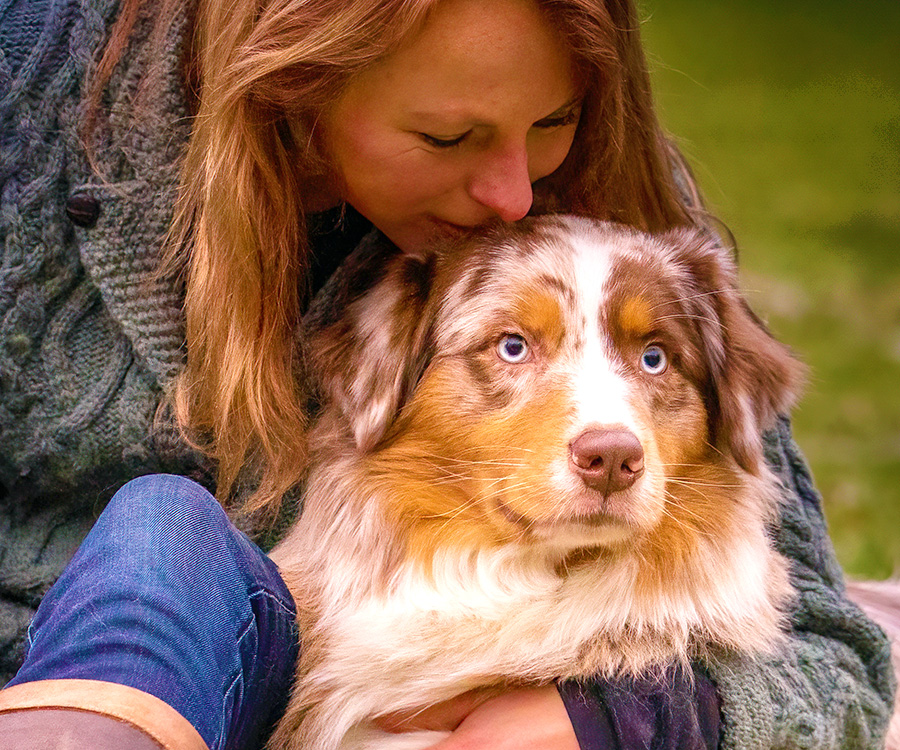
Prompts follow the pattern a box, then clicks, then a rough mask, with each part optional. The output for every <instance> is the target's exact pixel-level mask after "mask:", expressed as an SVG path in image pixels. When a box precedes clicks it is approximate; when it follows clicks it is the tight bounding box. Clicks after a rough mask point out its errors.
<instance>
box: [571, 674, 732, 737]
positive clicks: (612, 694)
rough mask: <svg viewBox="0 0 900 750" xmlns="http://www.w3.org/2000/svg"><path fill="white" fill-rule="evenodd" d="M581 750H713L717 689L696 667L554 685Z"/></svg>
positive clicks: (716, 730)
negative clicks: (642, 677) (646, 676)
mask: <svg viewBox="0 0 900 750" xmlns="http://www.w3.org/2000/svg"><path fill="white" fill-rule="evenodd" d="M558 688H559V694H560V696H561V697H562V699H563V703H564V704H565V706H566V711H567V712H568V714H569V719H570V720H571V721H572V728H573V729H574V730H575V737H576V739H577V740H578V745H579V747H580V748H581V750H644V748H649V747H653V748H657V749H658V750H715V748H717V747H718V745H719V735H720V723H721V722H720V711H719V699H718V695H717V693H716V688H715V686H714V685H713V683H712V681H711V680H710V678H709V676H708V675H707V674H706V672H705V671H704V670H703V668H702V667H700V666H699V665H694V666H693V673H692V674H689V673H686V672H685V670H684V669H682V668H681V667H680V666H673V667H672V668H671V669H670V670H669V671H668V672H667V673H666V674H665V675H663V676H662V677H660V676H659V675H654V676H652V677H648V678H644V679H635V678H629V677H625V678H620V679H616V680H602V679H596V680H583V681H576V680H567V681H566V682H561V683H559V685H558Z"/></svg>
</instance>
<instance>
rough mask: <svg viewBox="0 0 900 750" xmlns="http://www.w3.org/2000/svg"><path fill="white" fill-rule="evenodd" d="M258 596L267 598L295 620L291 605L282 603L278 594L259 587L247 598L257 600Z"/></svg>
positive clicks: (282, 600)
mask: <svg viewBox="0 0 900 750" xmlns="http://www.w3.org/2000/svg"><path fill="white" fill-rule="evenodd" d="M260 596H267V597H268V598H269V599H270V600H271V601H273V602H275V603H276V604H277V605H278V607H279V608H280V609H281V610H283V611H284V612H285V613H286V614H289V615H290V616H291V618H292V619H294V618H296V616H297V613H296V612H295V611H294V607H293V605H292V604H287V603H286V602H285V601H284V599H282V598H281V597H280V596H279V595H278V594H275V593H273V592H272V591H269V589H267V588H263V587H260V588H257V589H256V590H255V591H251V592H250V597H249V598H250V599H257V598H258V597H260ZM243 636H244V634H243V633H242V634H241V635H240V636H239V638H238V640H240V638H243Z"/></svg>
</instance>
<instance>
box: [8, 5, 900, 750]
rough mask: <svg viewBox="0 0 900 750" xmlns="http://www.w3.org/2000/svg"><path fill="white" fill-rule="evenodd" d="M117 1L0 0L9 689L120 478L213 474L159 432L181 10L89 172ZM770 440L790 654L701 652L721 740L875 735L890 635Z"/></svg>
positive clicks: (170, 348)
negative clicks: (95, 62) (852, 588)
mask: <svg viewBox="0 0 900 750" xmlns="http://www.w3.org/2000/svg"><path fill="white" fill-rule="evenodd" d="M115 12H116V0H0V123H2V124H0V243H2V244H0V248H2V249H0V682H4V681H5V679H8V677H9V676H10V675H11V673H12V671H14V669H15V668H16V665H17V664H18V662H19V660H20V658H21V644H22V639H23V636H24V630H25V628H26V626H27V622H28V620H29V619H30V617H31V614H32V613H33V610H34V607H35V606H36V605H37V603H38V601H39V600H40V597H41V595H42V594H43V593H44V592H45V591H46V589H47V588H48V587H49V585H50V584H51V583H52V582H53V581H54V580H55V579H56V577H57V576H58V575H59V572H60V571H61V569H62V567H63V566H64V565H65V563H66V562H67V560H68V558H69V556H70V555H71V553H72V552H73V551H74V549H75V547H76V546H77V544H78V542H79V541H80V539H81V538H82V537H83V535H84V534H85V533H86V531H87V529H88V528H89V527H90V525H91V523H92V522H93V519H94V518H95V517H96V514H97V513H98V512H99V511H100V509H101V508H102V506H103V504H104V503H105V501H106V500H107V499H108V497H109V496H110V495H111V494H112V493H113V492H114V491H115V489H116V488H117V487H118V486H119V485H120V484H121V483H122V482H124V481H126V480H127V479H129V478H131V477H133V476H135V475H138V474H141V473H147V472H151V471H160V470H167V471H174V472H177V473H182V474H191V475H192V476H194V477H195V478H200V479H201V481H204V480H205V479H206V475H205V474H204V472H203V463H202V461H200V460H199V459H198V457H197V456H195V455H193V454H192V453H191V452H190V451H189V450H187V449H186V448H185V447H183V446H182V445H180V444H179V442H178V440H177V439H176V437H175V434H174V432H172V431H170V430H169V431H166V430H162V431H159V432H156V433H152V432H151V429H150V424H151V420H152V415H153V412H154V410H155V407H156V404H157V403H158V401H159V398H160V395H161V393H162V390H163V389H164V388H165V387H166V385H167V384H168V383H169V382H170V381H171V379H172V376H173V374H174V373H175V372H176V371H177V369H178V367H179V366H180V363H181V362H182V357H183V346H184V340H183V333H182V323H181V313H180V299H179V295H178V293H177V290H176V289H175V288H174V287H170V286H167V285H166V284H165V283H162V282H158V281H153V280H152V270H153V268H154V267H155V264H156V261H157V257H158V252H159V247H160V241H161V237H162V234H163V233H164V232H165V229H166V227H167V225H168V222H169V219H170V216H171V209H172V201H173V190H174V184H175V179H176V168H177V163H178V159H179V155H180V153H181V149H182V148H183V147H184V144H185V142H186V139H187V135H188V124H187V120H186V108H185V103H184V100H183V95H182V88H181V82H180V80H179V76H178V68H179V66H178V61H179V59H180V44H181V38H182V34H183V29H184V22H183V21H184V19H179V20H178V21H177V22H176V23H175V24H174V25H173V27H172V31H171V34H170V38H169V39H168V40H167V47H166V57H165V62H166V65H165V66H164V67H163V68H162V69H161V70H160V72H159V75H158V77H157V78H155V79H154V80H153V86H152V87H150V88H149V89H148V90H146V91H144V92H143V93H142V94H141V95H142V96H144V97H145V98H143V99H142V100H141V107H142V109H141V111H142V116H141V118H140V119H139V120H134V119H132V118H131V117H130V116H129V115H130V113H131V111H132V105H133V103H134V101H135V99H136V97H138V96H139V93H138V92H139V82H141V81H142V80H145V79H146V76H145V73H146V71H147V69H148V64H149V58H148V54H149V45H148V44H147V43H146V36H147V35H146V34H143V35H142V34H141V33H140V32H141V29H140V28H139V29H138V33H137V35H136V36H135V39H134V41H133V42H132V46H131V48H130V49H129V51H128V53H127V54H126V57H125V61H124V63H123V64H122V65H120V66H119V69H118V71H117V72H116V74H115V76H114V78H113V80H112V81H111V83H110V86H109V89H108V91H107V92H106V98H105V100H104V103H105V105H106V106H107V107H108V108H109V111H110V112H111V118H110V126H109V128H108V129H106V130H104V131H103V140H102V142H101V144H100V146H99V147H98V149H97V156H98V160H99V167H100V171H101V173H102V174H103V175H104V178H105V180H104V179H101V178H99V177H97V176H96V174H94V173H92V172H91V170H90V169H89V166H88V164H87V161H86V158H85V155H84V152H83V149H82V147H81V145H80V142H79V139H78V136H77V132H76V129H77V125H78V122H79V115H80V110H79V102H80V97H81V93H82V86H83V82H84V77H85V73H86V70H87V66H88V63H89V60H90V58H91V57H92V55H93V53H94V51H95V50H96V49H98V48H99V47H100V46H101V45H102V44H103V43H104V41H105V39H106V35H107V33H108V28H109V24H110V23H111V21H112V19H113V18H114V15H115ZM767 452H768V459H769V462H770V463H771V464H772V466H773V467H774V469H775V470H776V472H777V473H778V475H779V476H780V477H781V479H782V482H783V484H784V504H783V511H782V519H781V524H780V526H779V527H778V528H777V529H776V530H775V535H776V542H777V544H778V546H779V548H780V549H781V551H782V552H783V553H785V554H786V555H788V556H789V557H790V558H791V559H792V560H793V581H794V584H795V586H796V588H797V590H798V593H799V596H798V603H797V608H796V612H795V613H794V615H793V620H792V625H793V630H792V633H791V637H790V639H789V640H788V644H787V645H786V647H785V648H784V649H783V651H782V652H781V653H779V654H778V655H777V656H773V657H771V658H768V659H756V660H738V659H734V660H732V661H728V660H723V661H720V662H717V663H713V664H710V665H708V670H709V673H710V674H711V676H712V677H713V679H714V681H715V683H716V685H717V687H718V690H719V694H720V697H721V702H722V717H723V727H724V729H723V738H722V747H726V748H740V749H741V750H752V749H753V748H809V749H810V750H812V749H813V748H815V749H816V750H827V749H828V748H877V747H880V746H881V744H882V736H883V732H884V730H885V727H886V724H887V720H888V717H889V712H890V708H891V701H892V691H893V677H892V673H891V669H890V650H889V646H888V643H887V641H886V639H885V637H884V635H883V633H882V632H881V631H880V630H879V629H878V628H877V627H876V626H875V625H874V624H872V623H871V622H870V621H869V620H868V619H867V618H866V617H865V616H864V615H863V614H862V613H861V612H860V611H859V609H858V608H856V607H855V606H854V605H853V604H851V603H850V602H848V601H847V600H846V599H845V598H844V596H843V581H842V575H841V571H840V568H839V567H838V564H837V562H836V560H835V557H834V552H833V549H832V546H831V543H830V541H829V539H828V536H827V531H826V529H825V522H824V518H823V516H822V510H821V503H820V499H819V497H818V495H817V494H816V492H815V490H814V488H813V486H812V482H811V479H810V476H809V472H808V470H807V468H806V466H805V464H804V462H803V459H802V457H801V456H800V454H799V452H798V451H797V448H796V446H795V445H794V443H793V441H792V439H791V436H790V430H789V425H788V424H787V422H786V421H785V422H783V423H782V424H781V425H780V426H779V428H778V430H776V431H774V432H773V433H772V434H771V435H769V436H767Z"/></svg>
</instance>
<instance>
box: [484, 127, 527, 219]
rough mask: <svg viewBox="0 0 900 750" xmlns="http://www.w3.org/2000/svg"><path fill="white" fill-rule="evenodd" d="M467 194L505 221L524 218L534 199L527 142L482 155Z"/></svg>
mask: <svg viewBox="0 0 900 750" xmlns="http://www.w3.org/2000/svg"><path fill="white" fill-rule="evenodd" d="M468 193H469V197H470V198H472V199H473V200H474V201H476V202H477V203H480V204H481V205H482V206H485V207H486V208H488V209H490V210H491V211H492V212H493V213H494V214H495V215H496V216H498V217H500V218H501V219H502V220H503V221H517V220H518V219H521V218H523V217H524V216H525V215H526V214H527V213H528V210H529V209H530V208H531V203H532V200H533V198H534V196H533V193H532V191H531V177H530V175H529V174H528V152H527V150H526V149H525V147H524V145H523V146H522V147H520V148H507V149H504V150H502V151H499V152H498V153H494V154H485V155H483V158H482V159H481V162H480V164H479V165H478V167H477V168H476V170H475V173H474V174H473V175H472V176H471V178H470V179H469V185H468Z"/></svg>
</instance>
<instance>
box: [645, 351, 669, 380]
mask: <svg viewBox="0 0 900 750" xmlns="http://www.w3.org/2000/svg"><path fill="white" fill-rule="evenodd" d="M668 366H669V359H668V357H666V353H665V352H664V351H663V349H662V347H661V346H657V345H656V344H651V345H650V346H648V347H647V348H646V349H644V353H643V354H642V355H641V368H642V369H643V370H644V372H646V373H648V374H650V375H660V374H662V373H663V372H665V370H666V368H667V367H668Z"/></svg>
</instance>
